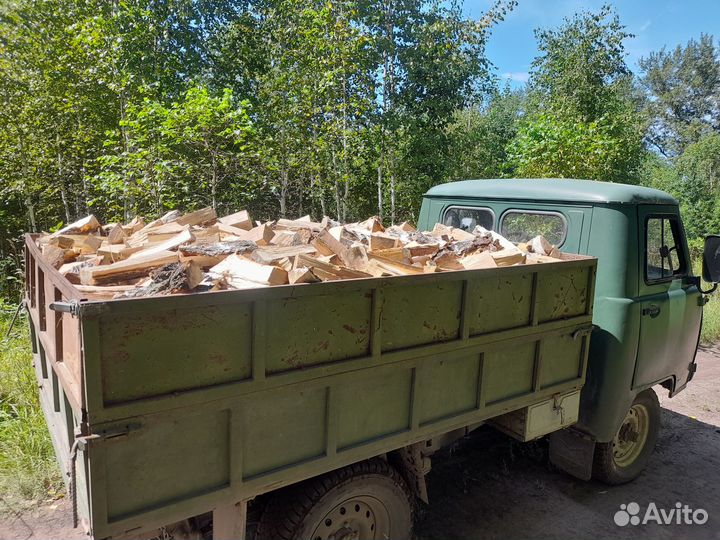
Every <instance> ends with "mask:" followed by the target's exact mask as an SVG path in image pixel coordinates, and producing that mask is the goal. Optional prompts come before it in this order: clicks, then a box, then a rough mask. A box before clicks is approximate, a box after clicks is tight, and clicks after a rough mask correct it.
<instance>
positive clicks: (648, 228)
mask: <svg viewBox="0 0 720 540" xmlns="http://www.w3.org/2000/svg"><path fill="white" fill-rule="evenodd" d="M686 274H687V263H686V261H685V253H684V250H683V246H682V243H681V242H680V224H679V223H678V221H677V219H675V218H672V217H660V216H658V217H650V218H648V220H647V222H646V225H645V281H646V282H648V283H650V282H654V281H663V280H669V279H673V278H675V277H679V276H684V275H686Z"/></svg>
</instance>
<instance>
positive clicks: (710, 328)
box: [700, 292, 720, 345]
mask: <svg viewBox="0 0 720 540" xmlns="http://www.w3.org/2000/svg"><path fill="white" fill-rule="evenodd" d="M718 295H720V292H716V293H713V294H711V295H710V301H709V302H708V303H707V304H705V311H704V312H703V325H702V332H701V334H700V341H702V343H703V345H711V344H713V343H716V342H717V341H718V340H720V296H718Z"/></svg>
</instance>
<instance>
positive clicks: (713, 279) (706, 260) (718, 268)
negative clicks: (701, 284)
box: [702, 234, 720, 283]
mask: <svg viewBox="0 0 720 540" xmlns="http://www.w3.org/2000/svg"><path fill="white" fill-rule="evenodd" d="M702 276H703V279H704V280H705V281H707V282H708V283H719V282H720V236H719V235H716V234H713V235H710V236H706V237H705V249H704V250H703V264H702Z"/></svg>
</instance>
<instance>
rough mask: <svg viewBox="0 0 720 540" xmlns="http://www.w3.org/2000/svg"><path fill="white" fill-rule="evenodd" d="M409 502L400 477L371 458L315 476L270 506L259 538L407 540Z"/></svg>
mask: <svg viewBox="0 0 720 540" xmlns="http://www.w3.org/2000/svg"><path fill="white" fill-rule="evenodd" d="M412 524H413V503H412V499H411V497H410V495H409V492H408V489H407V487H406V485H405V481H404V480H403V478H402V476H400V474H399V473H398V472H397V471H396V470H395V469H394V468H393V467H391V466H390V465H389V464H388V463H387V462H386V461H385V460H382V459H372V460H369V461H363V462H360V463H356V464H354V465H350V466H349V467H345V468H343V469H339V470H337V471H333V472H331V473H328V474H326V475H324V476H320V477H318V478H313V479H311V480H308V481H306V482H302V483H301V484H298V485H297V486H292V487H290V488H288V489H286V490H283V491H282V492H280V493H279V494H278V495H277V496H275V497H273V499H272V500H271V501H269V502H268V506H267V507H266V509H265V512H263V516H262V518H261V519H260V523H259V525H258V530H257V538H259V539H263V538H267V539H271V538H273V539H282V540H295V539H297V540H305V539H313V540H315V539H323V540H325V539H334V540H341V539H344V540H351V539H352V540H363V539H373V538H393V539H401V538H410V535H411V533H412Z"/></svg>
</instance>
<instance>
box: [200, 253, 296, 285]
mask: <svg viewBox="0 0 720 540" xmlns="http://www.w3.org/2000/svg"><path fill="white" fill-rule="evenodd" d="M210 273H211V274H218V275H228V276H229V277H230V278H231V280H232V279H239V280H241V281H253V282H255V283H260V284H264V285H284V284H285V283H287V282H288V275H287V272H286V271H285V270H283V269H282V268H278V267H277V266H267V265H264V264H258V263H256V262H254V261H250V260H248V259H245V258H244V257H241V256H240V255H228V257H227V258H226V259H225V260H224V261H222V262H221V263H220V264H217V265H215V266H213V267H212V268H211V269H210Z"/></svg>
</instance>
